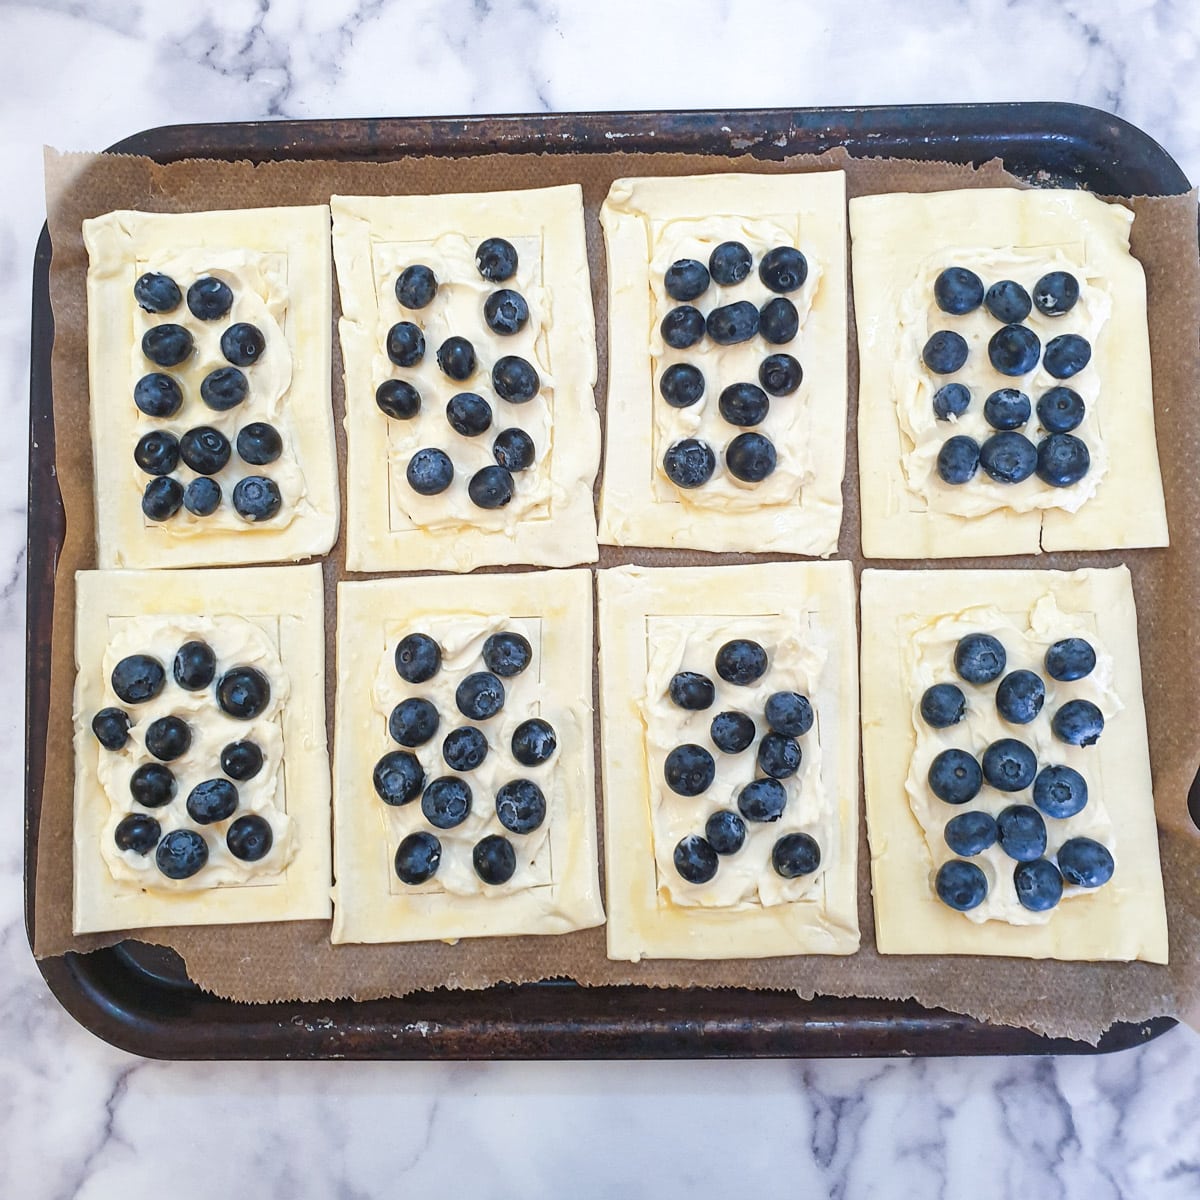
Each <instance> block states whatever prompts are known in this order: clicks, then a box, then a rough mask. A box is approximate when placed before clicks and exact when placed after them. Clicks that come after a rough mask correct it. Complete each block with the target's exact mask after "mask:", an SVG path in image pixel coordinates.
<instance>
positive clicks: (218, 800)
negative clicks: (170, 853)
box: [187, 779, 238, 825]
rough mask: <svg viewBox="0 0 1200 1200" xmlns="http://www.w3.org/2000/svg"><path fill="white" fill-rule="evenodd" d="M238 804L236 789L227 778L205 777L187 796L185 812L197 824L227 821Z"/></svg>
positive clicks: (213, 823)
mask: <svg viewBox="0 0 1200 1200" xmlns="http://www.w3.org/2000/svg"><path fill="white" fill-rule="evenodd" d="M237 806H238V790H237V788H235V787H234V786H233V784H232V783H230V782H229V780H228V779H205V780H204V781H203V782H202V783H198V784H196V786H195V787H194V788H192V790H191V791H190V792H188V798H187V814H188V816H189V817H191V818H192V820H193V821H195V822H196V824H197V825H215V824H216V823H217V822H218V821H227V820H229V818H230V817H232V816H233V814H234V811H235V810H236V809H237Z"/></svg>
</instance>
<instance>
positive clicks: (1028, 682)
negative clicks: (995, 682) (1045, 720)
mask: <svg viewBox="0 0 1200 1200" xmlns="http://www.w3.org/2000/svg"><path fill="white" fill-rule="evenodd" d="M1045 702H1046V685H1045V684H1044V683H1043V682H1042V677H1041V676H1040V675H1038V674H1036V673H1035V672H1033V671H1012V672H1010V673H1009V674H1008V675H1005V677H1004V678H1003V679H1002V680H1000V686H999V687H998V688H997V689H996V711H997V712H998V713H999V714H1000V715H1001V716H1002V717H1003V718H1004V719H1005V720H1006V721H1009V722H1011V723H1012V724H1013V725H1028V724H1029V722H1030V721H1032V720H1034V718H1036V717H1037V715H1038V713H1040V712H1041V711H1042V705H1043V704H1044V703H1045Z"/></svg>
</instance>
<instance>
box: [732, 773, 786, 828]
mask: <svg viewBox="0 0 1200 1200" xmlns="http://www.w3.org/2000/svg"><path fill="white" fill-rule="evenodd" d="M737 806H738V812H740V813H741V814H742V816H743V817H745V818H746V820H747V821H763V822H769V821H778V820H779V818H780V817H781V816H783V810H784V809H785V808H786V807H787V789H786V788H785V787H784V786H783V784H782V783H780V782H779V780H778V779H755V780H752V781H751V782H750V783H748V784H746V786H745V787H744V788H742V790H741V791H740V792H738V796H737Z"/></svg>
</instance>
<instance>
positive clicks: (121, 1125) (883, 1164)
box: [0, 0, 1200, 1200]
mask: <svg viewBox="0 0 1200 1200" xmlns="http://www.w3.org/2000/svg"><path fill="white" fill-rule="evenodd" d="M0 34H3V37H4V41H5V44H6V45H7V46H9V47H16V48H18V51H17V52H16V53H10V54H9V55H8V56H7V60H8V61H7V62H6V70H5V73H4V75H3V76H2V77H0V148H2V149H3V152H4V154H5V155H6V157H5V160H4V161H5V164H6V166H7V167H8V172H7V178H6V181H5V202H4V206H3V210H2V212H0V422H2V423H3V427H4V428H6V429H7V430H9V434H8V436H7V437H4V438H0V663H2V664H3V669H4V679H5V682H6V683H7V685H8V691H7V695H8V701H7V703H6V704H4V705H3V706H0V747H2V748H3V751H4V761H5V763H6V765H7V770H8V776H9V779H10V782H11V786H10V789H9V791H10V796H9V799H8V804H7V819H6V820H5V821H4V822H2V823H0V1196H4V1197H6V1198H7V1197H13V1198H24V1197H64V1198H65V1197H86V1198H106V1197H112V1196H122V1197H124V1196H129V1197H133V1196H143V1195H146V1196H149V1195H162V1194H170V1195H171V1196H172V1197H176V1198H178V1200H188V1198H190V1197H200V1196H210V1195H244V1194H247V1193H248V1192H249V1191H250V1190H251V1189H253V1191H254V1192H256V1193H258V1194H262V1195H264V1196H279V1197H286V1198H288V1200H307V1198H308V1197H321V1198H324V1197H333V1196H337V1197H346V1198H348V1200H349V1198H356V1200H357V1198H359V1197H369V1196H379V1195H390V1194H395V1193H399V1192H401V1191H403V1192H405V1193H408V1192H411V1193H412V1194H418V1195H419V1194H434V1195H441V1194H453V1193H455V1192H456V1191H459V1190H462V1191H465V1192H466V1194H468V1195H470V1196H472V1197H481V1198H482V1197H492V1196H496V1197H500V1196H511V1195H514V1194H517V1193H522V1194H528V1195H560V1194H562V1195H566V1194H575V1195H580V1196H609V1195H617V1194H624V1195H629V1196H640V1195H646V1194H653V1195H654V1196H656V1197H661V1198H663V1200H670V1198H672V1197H677V1196H678V1197H684V1196H687V1197H693V1196H696V1195H700V1194H712V1193H729V1194H755V1193H760V1194H764V1195H766V1194H780V1193H784V1192H786V1193H787V1194H793V1195H804V1196H826V1195H827V1196H831V1197H843V1198H856V1197H872V1196H881V1197H891V1196H921V1197H930V1198H934V1197H936V1198H939V1200H940V1198H943V1197H944V1198H948V1200H949V1198H956V1197H961V1196H972V1197H980V1198H985V1197H993V1196H995V1197H1014V1198H1015V1197H1028V1196H1037V1197H1039V1198H1042V1197H1087V1198H1088V1200H1109V1198H1118V1197H1119V1198H1126V1197H1129V1198H1136V1200H1143V1198H1157V1197H1163V1198H1166V1200H1176V1198H1178V1200H1183V1198H1185V1197H1197V1196H1200V1035H1197V1034H1195V1033H1192V1032H1191V1031H1189V1030H1186V1029H1179V1030H1175V1031H1173V1032H1172V1033H1170V1034H1168V1035H1167V1036H1165V1037H1163V1038H1160V1039H1159V1040H1157V1041H1155V1042H1152V1043H1150V1044H1149V1045H1147V1046H1144V1047H1141V1048H1139V1049H1138V1050H1135V1051H1131V1052H1127V1053H1123V1054H1120V1055H1115V1056H1109V1057H1101V1058H1094V1057H1082V1058H1059V1059H1012V1060H980V1059H975V1060H967V1059H944V1060H927V1061H906V1060H899V1061H888V1062H853V1061H842V1062H814V1063H785V1062H762V1063H722V1062H712V1063H666V1064H663V1063H634V1064H628V1063H595V1064H448V1065H423V1064H408V1065H402V1064H370V1063H358V1064H336V1063H333V1064H250V1063H233V1064H164V1063H153V1062H142V1061H139V1060H136V1059H133V1058H131V1057H129V1056H128V1055H125V1054H123V1053H120V1052H118V1051H116V1050H113V1049H111V1048H109V1047H107V1046H105V1045H103V1044H101V1043H99V1042H98V1041H96V1040H95V1039H94V1038H92V1037H91V1035H89V1034H87V1033H85V1032H83V1031H82V1030H81V1029H80V1028H78V1027H77V1026H76V1025H75V1024H74V1023H73V1022H72V1020H71V1019H70V1018H69V1017H67V1016H66V1015H65V1013H64V1012H63V1011H62V1010H61V1009H59V1007H58V1006H57V1004H56V1003H55V1002H54V1001H53V1000H52V999H51V997H50V996H49V995H48V993H47V992H46V990H45V988H44V986H43V985H42V983H41V981H40V977H39V976H38V974H37V971H36V968H35V966H34V964H33V962H32V959H31V957H30V955H29V951H28V947H27V945H26V942H25V934H24V929H23V926H22V917H21V891H20V872H21V822H20V816H19V813H20V763H21V745H22V736H23V728H24V722H23V717H22V713H21V703H20V699H19V697H20V685H21V679H22V673H23V659H24V632H23V631H24V491H25V483H24V475H25V446H24V438H23V433H22V430H23V428H24V423H25V419H26V412H27V409H26V405H27V395H28V375H27V364H28V347H29V342H28V337H29V331H28V311H29V277H30V264H31V260H32V254H33V245H34V240H35V238H36V234H37V230H38V228H39V226H40V223H41V220H42V217H43V211H44V210H43V203H42V198H41V179H40V147H41V145H42V143H43V142H48V143H51V144H54V145H57V146H60V147H63V148H68V149H73V148H80V149H96V148H101V147H103V146H105V145H107V144H109V143H110V142H113V141H115V140H117V139H118V138H120V137H123V136H125V135H126V134H129V133H131V132H134V131H136V130H138V129H141V128H145V127H147V126H151V125H157V124H164V123H173V122H186V121H203V120H208V121H212V120H238V119H250V118H270V117H316V116H361V115H381V114H382V115H403V114H406V113H412V114H418V113H460V112H478V113H482V112H520V111H537V110H543V109H553V110H572V109H592V108H594V109H605V108H613V109H631V108H643V107H644V108H655V107H662V108H678V107H720V106H755V105H794V104H873V103H905V102H914V103H915V102H930V101H956V100H958V101H961V100H979V101H982V100H1024V99H1058V100H1071V101H1076V102H1079V103H1084V104H1091V105H1095V106H1098V107H1101V108H1105V109H1107V110H1108V111H1111V112H1115V113H1117V114H1119V115H1121V116H1123V117H1125V118H1127V119H1129V120H1131V121H1133V122H1134V123H1135V124H1138V125H1140V126H1142V127H1143V128H1144V129H1146V130H1147V132H1149V133H1150V134H1151V135H1153V136H1154V137H1156V138H1157V139H1158V140H1159V141H1160V142H1161V143H1162V144H1163V145H1164V146H1165V147H1166V148H1167V150H1168V151H1169V152H1170V153H1172V154H1173V155H1174V156H1175V158H1176V159H1177V160H1178V161H1179V162H1180V164H1181V165H1182V166H1183V168H1184V170H1185V171H1186V172H1187V173H1188V175H1189V176H1190V177H1191V178H1192V179H1200V91H1198V90H1197V87H1196V83H1195V80H1196V76H1197V69H1198V66H1200V63H1198V54H1200V51H1198V46H1200V8H1198V7H1197V5H1196V4H1195V3H1194V0H1111V2H1109V3H1096V2H1091V3H1089V2H1087V0H1060V2H1059V3H1049V2H1047V0H1011V2H1010V3H1007V4H998V3H989V2H987V0H930V2H929V3H927V4H925V5H923V6H920V7H919V9H918V8H916V7H910V8H907V9H903V10H901V9H897V8H896V7H895V6H894V5H890V4H887V3H884V2H883V0H862V2H860V3H858V4H855V5H848V4H845V3H836V2H834V0H810V2H808V3H806V4H803V5H786V4H783V3H780V2H779V0H775V2H774V3H758V2H753V0H739V2H738V3H732V2H731V0H693V2H691V3H689V4H686V5H685V4H682V3H664V4H661V5H653V4H649V3H644V2H643V3H628V2H612V3H608V4H605V5H585V4H579V3H569V2H568V0H562V2H560V3H558V4H552V3H543V2H538V0H524V2H522V0H476V2H475V3H470V2H468V0H413V2H411V3H402V2H399V0H396V2H387V0H365V2H356V0H328V2H326V3H307V4H306V3H301V2H299V0H287V2H285V0H273V2H268V0H237V2H232V3H221V4H218V3H214V2H213V0H203V2H201V3H197V4H189V5H182V4H180V5H167V4H162V3H157V4H155V3H149V2H143V3H126V2H124V0H52V2H44V3H12V2H11V0H10V2H8V3H5V4H0Z"/></svg>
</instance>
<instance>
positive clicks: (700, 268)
mask: <svg viewBox="0 0 1200 1200" xmlns="http://www.w3.org/2000/svg"><path fill="white" fill-rule="evenodd" d="M663 287H665V288H666V289H667V295H668V296H670V297H671V299H672V300H695V299H696V297H697V296H702V295H703V294H704V293H705V292H706V291H707V290H708V268H707V267H706V266H705V265H704V264H703V263H701V262H697V261H696V260H695V259H694V258H680V259H677V260H676V261H675V262H673V263H672V264H671V265H670V266H669V267H668V268H667V271H666V274H665V275H664V276H663Z"/></svg>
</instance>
